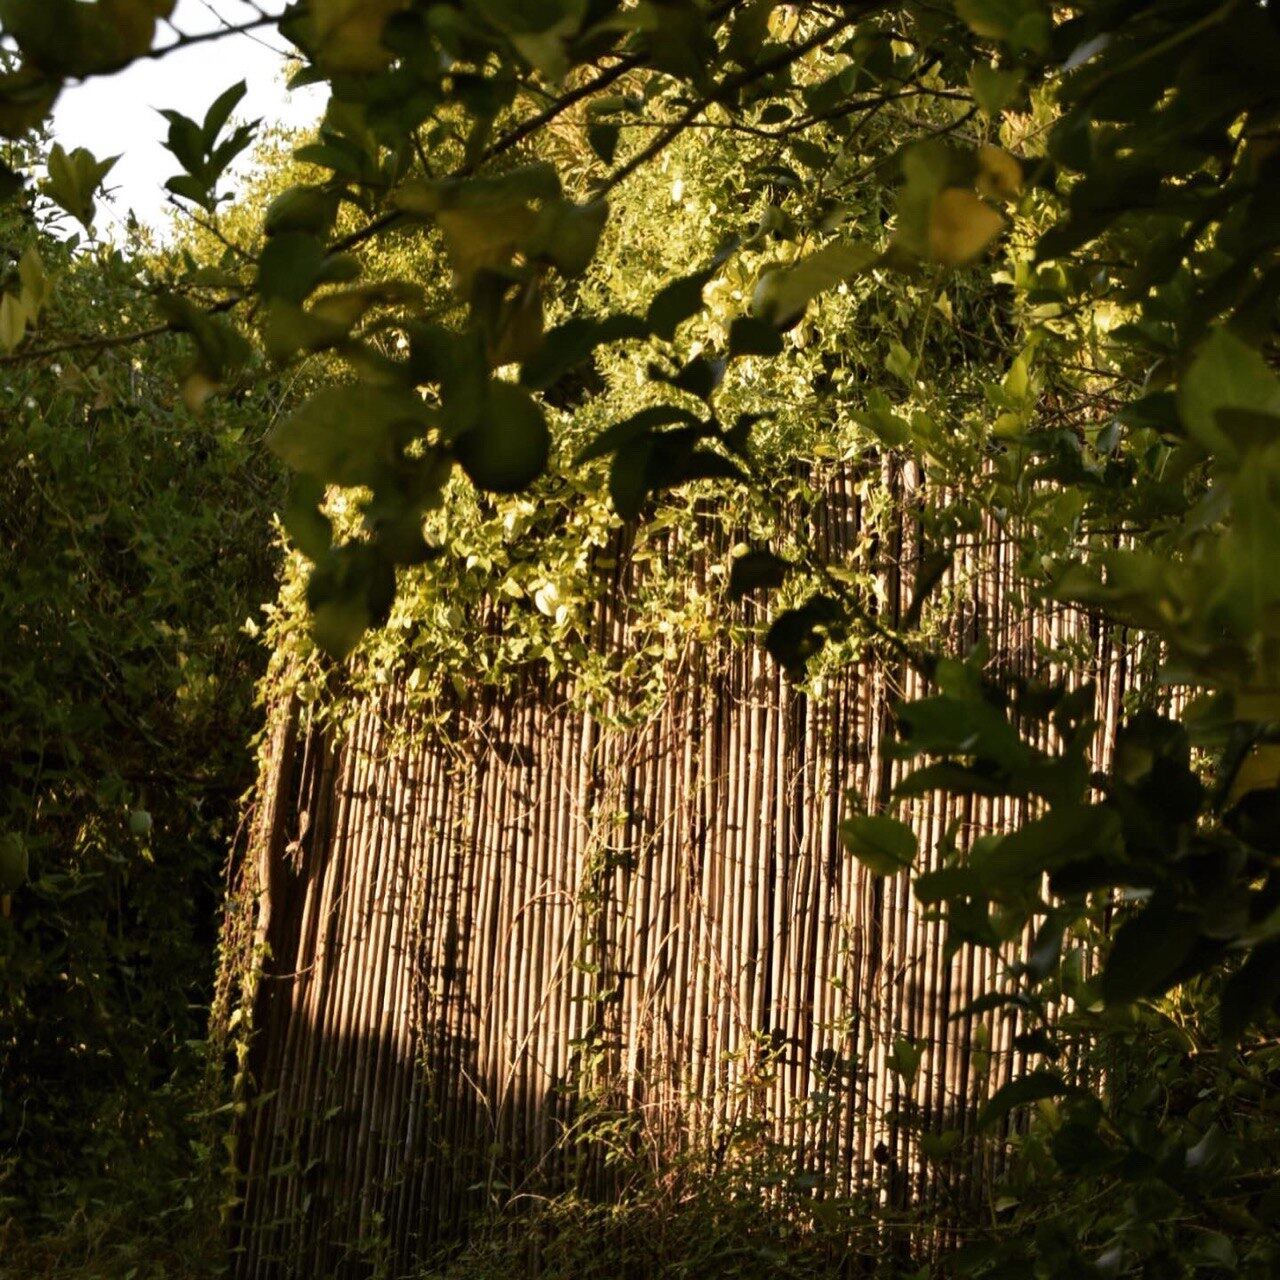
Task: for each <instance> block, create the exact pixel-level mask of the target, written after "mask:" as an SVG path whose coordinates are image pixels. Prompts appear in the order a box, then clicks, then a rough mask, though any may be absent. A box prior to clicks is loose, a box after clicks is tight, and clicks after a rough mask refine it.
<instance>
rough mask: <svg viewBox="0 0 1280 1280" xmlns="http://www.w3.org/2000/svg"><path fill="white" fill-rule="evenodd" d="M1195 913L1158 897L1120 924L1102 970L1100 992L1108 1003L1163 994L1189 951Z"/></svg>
mask: <svg viewBox="0 0 1280 1280" xmlns="http://www.w3.org/2000/svg"><path fill="white" fill-rule="evenodd" d="M1197 936H1198V929H1197V916H1196V914H1195V913H1194V912H1192V911H1186V910H1182V909H1180V908H1178V907H1176V906H1173V905H1171V904H1169V903H1167V902H1165V901H1162V900H1161V899H1160V898H1159V897H1157V898H1156V899H1154V900H1153V901H1151V902H1150V903H1148V904H1147V905H1146V906H1145V907H1144V908H1143V909H1142V910H1141V911H1140V912H1139V913H1138V914H1137V915H1136V916H1133V917H1131V918H1130V919H1129V920H1126V921H1125V923H1124V924H1123V925H1121V926H1120V931H1119V932H1118V933H1117V934H1116V936H1115V939H1114V940H1113V941H1112V943H1111V950H1110V951H1109V953H1108V955H1107V962H1106V965H1105V966H1104V967H1103V970H1102V978H1101V989H1102V995H1103V997H1104V999H1105V1000H1106V1002H1107V1003H1108V1004H1109V1005H1116V1004H1127V1003H1129V1001H1131V1000H1137V999H1139V998H1140V997H1141V996H1158V995H1162V994H1163V993H1164V992H1165V991H1167V990H1168V989H1169V987H1170V986H1171V985H1172V983H1173V981H1174V978H1175V975H1176V974H1177V972H1178V970H1179V968H1180V967H1181V966H1182V964H1183V962H1184V961H1185V960H1186V959H1187V957H1188V956H1189V955H1190V954H1191V951H1192V948H1193V947H1194V946H1195V944H1196V939H1197Z"/></svg>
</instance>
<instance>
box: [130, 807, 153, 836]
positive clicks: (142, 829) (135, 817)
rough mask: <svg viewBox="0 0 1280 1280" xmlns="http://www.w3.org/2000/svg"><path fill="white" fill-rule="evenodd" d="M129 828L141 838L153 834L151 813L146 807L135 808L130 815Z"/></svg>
mask: <svg viewBox="0 0 1280 1280" xmlns="http://www.w3.org/2000/svg"><path fill="white" fill-rule="evenodd" d="M129 830H130V831H131V832H132V833H133V834H134V835H135V836H137V837H138V839H139V840H142V839H145V838H146V837H147V836H149V835H150V834H151V815H150V814H149V813H148V812H147V811H146V810H145V809H135V810H134V811H133V812H132V813H131V814H130V815H129Z"/></svg>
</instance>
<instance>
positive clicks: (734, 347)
mask: <svg viewBox="0 0 1280 1280" xmlns="http://www.w3.org/2000/svg"><path fill="white" fill-rule="evenodd" d="M781 350H782V335H781V334H780V333H779V332H778V331H777V329H775V328H774V327H773V326H772V325H770V324H766V323H765V322H764V321H763V320H757V319H756V318H755V317H754V316H738V317H737V319H735V320H734V322H733V323H732V324H731V325H730V326H729V354H730V355H731V356H776V355H777V354H778V353H779V352H780V351H781Z"/></svg>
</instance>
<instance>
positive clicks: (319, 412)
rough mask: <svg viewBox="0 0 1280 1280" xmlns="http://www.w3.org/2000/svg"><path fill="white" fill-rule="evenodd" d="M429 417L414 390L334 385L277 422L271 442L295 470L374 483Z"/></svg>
mask: <svg viewBox="0 0 1280 1280" xmlns="http://www.w3.org/2000/svg"><path fill="white" fill-rule="evenodd" d="M427 421H428V410H427V407H426V406H425V405H424V404H423V402H422V401H421V400H420V399H419V398H418V397H417V396H416V395H413V394H412V393H411V392H408V391H395V390H391V389H388V388H384V387H372V386H367V385H363V384H358V385H350V386H344V387H331V388H329V389H327V390H325V391H321V392H320V393H319V394H317V395H315V396H313V397H312V398H311V399H310V400H308V401H307V403H306V404H304V405H303V406H302V407H301V408H300V409H298V410H297V411H296V412H295V413H293V414H292V415H291V416H290V417H288V418H285V419H284V420H283V421H282V422H281V423H280V424H279V425H278V426H276V427H275V428H274V429H273V430H272V431H271V432H270V434H269V435H268V436H267V444H268V445H269V446H270V448H271V450H272V452H273V453H275V455H276V456H277V457H279V458H281V459H283V460H284V461H285V462H287V463H288V464H289V465H290V466H291V467H292V468H293V469H294V470H295V471H301V472H303V473H304V474H306V475H309V476H313V477H315V479H317V480H321V481H324V482H325V483H328V484H338V485H373V484H375V483H376V482H377V480H378V479H379V478H380V477H381V476H382V475H384V474H385V472H386V470H387V468H389V467H391V466H392V465H393V464H394V463H395V461H396V459H397V458H398V457H399V454H400V452H401V450H402V449H403V447H404V445H405V444H407V443H408V441H409V440H411V439H413V438H415V437H417V436H418V435H420V434H421V433H422V432H423V430H425V427H426V424H427Z"/></svg>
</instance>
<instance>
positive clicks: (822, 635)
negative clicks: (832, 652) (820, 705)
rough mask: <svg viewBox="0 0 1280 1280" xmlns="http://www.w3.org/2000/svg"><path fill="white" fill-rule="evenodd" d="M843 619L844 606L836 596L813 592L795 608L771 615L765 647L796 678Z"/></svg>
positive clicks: (834, 633) (840, 625)
mask: <svg viewBox="0 0 1280 1280" xmlns="http://www.w3.org/2000/svg"><path fill="white" fill-rule="evenodd" d="M844 623H845V614H844V610H843V608H842V607H841V605H840V602H839V601H838V600H836V599H834V598H832V597H831V596H812V597H810V598H809V599H808V600H806V601H805V603H804V604H802V605H800V606H799V607H798V608H795V609H787V610H785V611H784V612H782V613H780V614H778V616H777V617H776V618H774V620H773V622H772V624H771V625H770V627H769V631H768V633H767V634H766V636H765V639H764V644H765V648H766V649H767V650H768V651H769V656H770V657H771V658H773V660H774V661H775V662H776V663H778V665H779V666H781V667H782V668H783V669H784V670H785V671H786V672H787V674H788V675H789V676H791V677H792V678H795V679H798V678H800V677H802V676H803V675H804V672H805V668H806V667H807V666H808V663H809V659H810V658H811V657H813V655H814V654H815V653H817V652H818V651H819V650H820V649H821V648H822V646H823V643H824V641H825V639H826V638H827V637H832V636H836V635H839V634H840V632H841V631H842V629H843V626H844Z"/></svg>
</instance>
